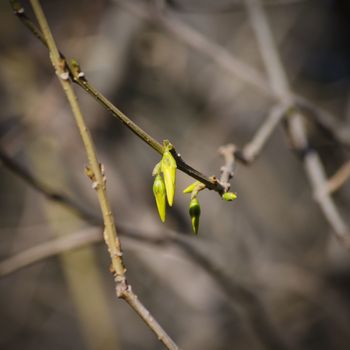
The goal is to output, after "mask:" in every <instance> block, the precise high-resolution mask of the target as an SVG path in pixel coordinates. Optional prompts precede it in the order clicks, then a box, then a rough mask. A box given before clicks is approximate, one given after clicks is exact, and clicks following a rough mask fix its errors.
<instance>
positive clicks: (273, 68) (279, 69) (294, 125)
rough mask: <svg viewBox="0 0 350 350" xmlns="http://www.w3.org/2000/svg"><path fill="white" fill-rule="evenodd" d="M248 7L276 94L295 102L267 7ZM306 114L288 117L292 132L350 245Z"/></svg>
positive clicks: (255, 3) (327, 212)
mask: <svg viewBox="0 0 350 350" xmlns="http://www.w3.org/2000/svg"><path fill="white" fill-rule="evenodd" d="M246 7H247V11H248V13H249V15H250V19H251V23H252V25H253V28H254V31H255V35H256V37H257V40H258V45H259V48H260V51H261V53H262V57H263V60H264V63H265V66H266V69H267V71H268V75H269V79H270V81H271V86H272V89H273V91H274V94H275V95H277V96H279V98H280V99H281V100H282V101H284V102H285V103H286V104H289V105H292V104H293V102H294V96H293V94H292V91H291V89H290V87H289V83H288V79H287V76H286V73H285V71H284V68H283V65H282V63H281V60H280V57H279V54H278V50H277V48H276V46H275V43H274V40H273V35H272V32H271V30H270V27H269V24H268V21H267V18H266V15H265V13H264V9H263V7H262V5H261V3H260V2H259V0H246ZM303 117H304V116H303V115H302V114H301V113H300V112H299V111H297V110H295V111H292V112H291V113H290V115H289V118H288V119H287V126H288V132H289V134H290V137H291V141H292V143H293V147H294V148H295V150H296V151H297V152H298V153H299V154H300V155H301V156H302V160H303V163H304V167H305V171H306V173H307V175H308V178H309V181H310V183H311V185H312V189H313V191H314V196H315V199H316V201H317V202H318V204H319V206H320V208H321V210H322V212H323V214H324V216H325V218H326V219H327V220H328V222H329V224H330V225H331V226H332V228H333V231H334V233H335V235H336V237H337V238H338V239H339V241H340V242H341V243H342V244H344V245H345V246H346V247H347V248H348V249H350V236H349V230H348V227H347V225H346V224H345V222H344V221H343V219H342V218H341V216H340V214H339V212H338V210H337V208H336V206H335V204H334V202H333V200H332V198H331V197H330V195H329V193H327V192H326V191H325V190H324V189H325V187H326V183H327V180H326V175H325V172H324V169H323V166H322V163H321V160H320V158H319V156H318V154H317V152H315V151H310V146H309V144H308V140H307V133H306V129H305V126H304V124H303ZM321 193H322V195H321Z"/></svg>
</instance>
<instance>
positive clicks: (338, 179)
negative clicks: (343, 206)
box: [326, 160, 350, 193]
mask: <svg viewBox="0 0 350 350" xmlns="http://www.w3.org/2000/svg"><path fill="white" fill-rule="evenodd" d="M349 179H350V160H348V161H347V162H346V163H344V164H343V165H342V166H341V167H340V169H339V170H338V171H337V172H336V173H335V174H334V175H333V176H332V177H331V178H329V179H328V181H327V184H326V192H328V193H334V192H336V191H338V190H339V189H340V188H341V187H342V186H343V185H344V184H345V183H346V182H347V181H348V180H349Z"/></svg>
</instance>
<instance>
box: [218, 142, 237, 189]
mask: <svg viewBox="0 0 350 350" xmlns="http://www.w3.org/2000/svg"><path fill="white" fill-rule="evenodd" d="M235 151H236V146H234V145H233V144H228V145H226V146H221V147H220V148H219V153H220V155H222V157H223V158H224V161H225V165H223V166H222V167H221V169H220V171H221V176H220V182H221V184H222V185H223V186H224V187H225V191H229V190H230V187H231V184H230V180H231V179H232V178H233V176H234V174H235V173H234V170H235Z"/></svg>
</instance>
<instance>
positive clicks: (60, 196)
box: [0, 149, 103, 225]
mask: <svg viewBox="0 0 350 350" xmlns="http://www.w3.org/2000/svg"><path fill="white" fill-rule="evenodd" d="M0 163H2V164H3V165H4V166H5V167H6V168H7V169H9V170H10V171H11V172H12V173H13V174H15V175H16V176H18V177H20V178H21V179H22V180H24V181H25V182H26V183H27V184H28V185H30V186H31V187H32V188H34V189H35V190H36V191H38V192H39V193H41V194H43V195H44V196H45V197H46V198H47V199H50V200H53V201H55V202H57V203H60V204H62V205H64V206H66V207H67V208H69V209H70V210H73V211H74V212H75V214H77V215H78V216H79V217H81V218H82V219H84V220H87V221H89V222H90V223H91V224H93V225H96V224H101V223H103V222H102V219H101V218H100V217H98V216H96V215H94V214H93V213H91V212H88V211H87V210H86V209H85V208H83V207H82V206H81V205H80V204H79V203H78V202H76V201H75V200H73V199H72V198H70V197H68V196H67V195H66V194H64V193H60V192H57V191H55V190H53V189H52V188H50V187H49V186H47V185H46V184H44V183H43V182H41V181H40V180H39V179H38V178H36V177H35V176H34V175H33V174H32V173H31V172H30V171H29V170H28V169H26V168H25V167H24V166H22V165H21V164H19V163H18V162H16V161H15V160H14V159H12V158H11V157H9V156H8V155H7V154H6V153H5V152H4V151H3V150H1V149H0Z"/></svg>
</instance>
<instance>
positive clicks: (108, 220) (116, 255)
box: [30, 0, 178, 350]
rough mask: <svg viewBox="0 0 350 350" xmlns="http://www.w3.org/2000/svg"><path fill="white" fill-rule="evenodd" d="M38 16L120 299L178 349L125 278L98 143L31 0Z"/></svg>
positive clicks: (169, 345)
mask: <svg viewBox="0 0 350 350" xmlns="http://www.w3.org/2000/svg"><path fill="white" fill-rule="evenodd" d="M30 3H31V5H32V8H33V11H34V14H35V17H36V19H37V20H38V23H39V27H40V30H41V32H42V34H43V36H44V39H45V42H46V44H47V47H48V49H49V53H50V59H51V62H52V65H53V67H54V69H55V71H56V74H57V76H58V78H59V81H60V83H61V86H62V88H63V90H64V92H65V94H66V97H67V99H68V101H69V104H70V106H71V109H72V112H73V115H74V118H75V121H76V124H77V127H78V129H79V132H80V135H81V138H82V141H83V144H84V147H85V151H86V154H87V158H88V161H89V169H88V176H89V177H90V178H91V180H92V181H93V188H94V189H95V190H96V192H97V195H98V199H99V204H100V207H101V211H102V215H103V221H104V237H105V242H106V244H107V247H108V251H109V254H110V257H111V261H112V268H113V273H114V277H115V282H116V293H117V296H118V297H119V298H121V299H124V300H126V301H127V302H128V304H129V305H130V306H131V307H132V308H133V309H134V311H135V312H136V313H138V315H139V316H140V317H141V318H142V319H143V320H144V321H145V323H146V324H147V325H148V327H149V328H150V329H151V330H152V331H153V332H154V333H155V334H156V335H157V337H158V339H159V340H160V341H161V342H162V343H163V344H164V345H165V346H166V347H167V348H168V349H172V350H175V349H178V346H177V345H176V344H175V343H174V341H173V340H172V339H171V338H170V336H169V335H168V334H167V333H166V332H165V330H164V329H163V328H162V327H161V326H160V325H159V323H158V322H157V321H156V320H155V319H154V318H153V317H152V316H151V315H150V312H149V311H148V310H147V309H146V308H145V307H144V306H143V305H142V303H141V302H140V301H139V300H138V299H137V297H136V295H135V294H134V293H133V292H132V290H131V287H130V285H129V284H128V283H127V281H126V276H125V271H126V269H125V267H124V263H123V259H122V250H121V244H120V241H119V237H118V234H117V230H116V227H115V223H114V218H113V215H112V212H111V208H110V204H109V201H108V199H107V195H106V178H105V175H104V172H103V167H102V166H101V165H100V163H99V162H98V160H97V156H96V152H95V146H94V143H93V140H92V138H91V135H90V133H89V130H88V127H87V125H86V123H85V120H84V116H83V114H82V112H81V110H80V106H79V103H78V101H77V97H76V95H75V92H74V90H73V88H72V85H71V83H70V81H69V73H68V71H67V68H66V62H65V61H64V60H63V59H62V57H61V55H60V53H59V51H58V49H57V46H56V43H55V40H54V38H53V36H52V33H51V30H50V28H49V25H48V22H47V20H46V16H45V14H44V12H43V10H42V8H41V5H40V2H39V0H31V1H30Z"/></svg>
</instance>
